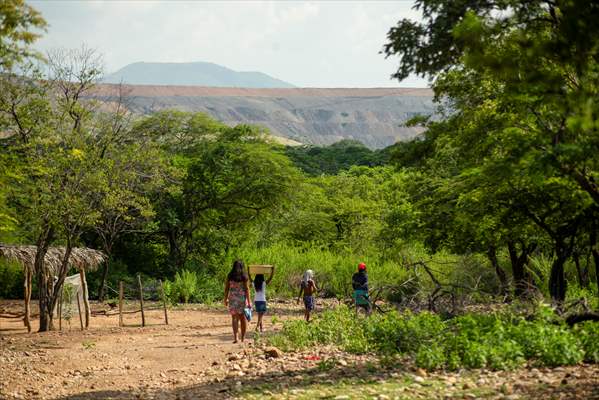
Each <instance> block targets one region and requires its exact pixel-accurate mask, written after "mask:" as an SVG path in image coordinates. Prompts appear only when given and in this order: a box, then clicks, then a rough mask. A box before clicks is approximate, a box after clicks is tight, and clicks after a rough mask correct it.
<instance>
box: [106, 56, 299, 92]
mask: <svg viewBox="0 0 599 400" xmlns="http://www.w3.org/2000/svg"><path fill="white" fill-rule="evenodd" d="M103 82H104V83H113V84H115V83H121V82H123V83H125V84H131V85H160V86H209V87H249V88H293V87H295V86H294V85H292V84H291V83H288V82H285V81H282V80H280V79H277V78H273V77H272V76H270V75H267V74H265V73H263V72H260V71H235V70H232V69H230V68H227V67H224V66H222V65H219V64H215V63H211V62H204V61H197V62H188V63H172V62H164V63H162V62H144V61H140V62H135V63H131V64H128V65H126V66H124V67H122V68H120V69H119V70H117V71H115V72H113V73H111V74H108V75H107V76H105V77H104V79H103Z"/></svg>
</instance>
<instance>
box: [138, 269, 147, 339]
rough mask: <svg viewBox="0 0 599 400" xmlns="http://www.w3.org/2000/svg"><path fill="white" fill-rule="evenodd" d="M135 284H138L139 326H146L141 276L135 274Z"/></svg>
mask: <svg viewBox="0 0 599 400" xmlns="http://www.w3.org/2000/svg"><path fill="white" fill-rule="evenodd" d="M137 283H138V284H139V304H140V305H141V326H142V327H144V326H146V316H145V315H144V287H143V286H142V285H141V274H137Z"/></svg>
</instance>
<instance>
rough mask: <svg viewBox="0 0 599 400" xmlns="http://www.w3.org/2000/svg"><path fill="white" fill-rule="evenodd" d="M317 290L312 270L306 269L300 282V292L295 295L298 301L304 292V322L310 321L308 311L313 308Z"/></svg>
mask: <svg viewBox="0 0 599 400" xmlns="http://www.w3.org/2000/svg"><path fill="white" fill-rule="evenodd" d="M317 290H318V288H317V287H316V282H315V281H314V271H312V270H311V269H309V270H306V272H304V276H303V277H302V283H301V284H300V292H299V294H298V296H297V302H298V303H299V300H300V298H301V297H302V293H303V294H304V318H305V320H306V322H310V312H312V311H313V310H314V294H315V293H316V291H317Z"/></svg>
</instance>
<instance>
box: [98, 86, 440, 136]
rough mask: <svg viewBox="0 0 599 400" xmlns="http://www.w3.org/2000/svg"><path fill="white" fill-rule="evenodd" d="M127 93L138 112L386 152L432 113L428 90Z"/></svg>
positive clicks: (147, 89) (141, 89) (168, 89)
mask: <svg viewBox="0 0 599 400" xmlns="http://www.w3.org/2000/svg"><path fill="white" fill-rule="evenodd" d="M114 93H116V88H115V86H114V85H103V86H102V87H100V88H99V89H98V91H97V93H96V96H98V97H100V98H102V99H103V100H108V101H110V100H113V96H114ZM125 93H126V94H127V97H128V102H129V107H130V108H131V109H132V110H133V111H135V112H139V113H143V114H147V113H150V112H152V111H158V110H163V109H169V108H174V109H179V110H184V111H202V112H206V113H208V114H210V115H211V116H213V117H214V118H216V119H218V120H220V121H223V122H225V123H227V124H230V125H235V124H240V123H248V124H257V125H263V126H266V127H268V128H269V129H270V130H271V132H272V133H273V135H275V136H280V137H283V138H287V139H291V140H293V141H296V142H300V143H305V144H322V145H327V144H331V143H334V142H337V141H339V140H342V139H355V140H359V141H361V142H362V143H364V144H365V145H367V146H369V147H371V148H382V147H385V146H389V145H391V144H393V143H395V142H396V141H398V140H405V139H409V138H412V137H414V136H415V135H416V134H418V132H419V130H418V128H409V127H405V126H404V123H405V121H406V120H408V119H410V118H411V117H413V116H415V115H419V114H426V115H428V114H431V113H432V112H433V103H432V91H431V90H429V89H394V88H373V89H296V88H289V89H287V88H285V89H249V88H209V87H197V86H195V87H191V86H126V87H125Z"/></svg>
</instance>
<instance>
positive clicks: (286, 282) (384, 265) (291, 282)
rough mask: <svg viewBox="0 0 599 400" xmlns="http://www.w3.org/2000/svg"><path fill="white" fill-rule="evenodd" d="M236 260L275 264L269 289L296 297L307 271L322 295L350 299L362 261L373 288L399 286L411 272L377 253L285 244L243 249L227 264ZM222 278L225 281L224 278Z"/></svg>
mask: <svg viewBox="0 0 599 400" xmlns="http://www.w3.org/2000/svg"><path fill="white" fill-rule="evenodd" d="M237 257H239V258H241V259H242V260H244V261H245V263H246V264H247V265H249V264H272V265H276V267H277V270H276V276H275V278H274V279H273V281H272V282H271V284H270V285H269V289H268V290H269V293H270V294H272V295H273V296H294V295H297V291H298V290H299V283H300V280H301V276H302V274H303V272H304V271H305V270H306V269H312V270H314V271H315V273H316V276H315V279H316V282H317V285H318V287H319V288H321V290H322V291H321V293H320V295H322V296H329V297H339V298H347V297H349V295H350V291H351V276H352V274H353V273H354V272H355V271H356V267H357V265H358V263H360V262H365V263H366V264H367V265H368V274H369V275H368V276H369V279H370V282H371V285H373V287H374V286H377V285H383V284H387V285H390V284H396V285H399V284H401V283H403V282H404V281H406V280H407V279H408V278H409V271H407V270H405V269H404V268H401V265H400V264H399V263H397V262H393V261H383V260H379V259H378V258H377V257H376V255H375V254H373V255H372V256H363V255H359V254H353V253H351V252H348V253H343V252H333V251H330V250H327V249H321V248H319V247H317V246H305V247H304V246H302V247H299V246H290V245H286V244H284V243H277V244H275V245H272V246H269V247H264V248H256V247H252V246H247V247H246V246H244V247H242V248H240V249H238V251H237V252H236V253H235V255H232V258H231V259H230V260H229V261H230V262H229V261H227V263H226V264H225V265H231V264H230V263H231V262H232V261H233V259H235V258H237ZM223 272H225V271H224V270H223ZM222 279H223V281H224V275H222Z"/></svg>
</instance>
